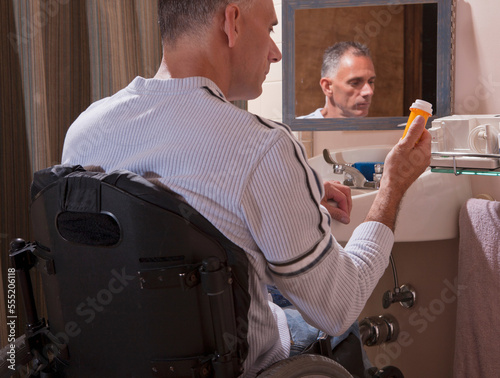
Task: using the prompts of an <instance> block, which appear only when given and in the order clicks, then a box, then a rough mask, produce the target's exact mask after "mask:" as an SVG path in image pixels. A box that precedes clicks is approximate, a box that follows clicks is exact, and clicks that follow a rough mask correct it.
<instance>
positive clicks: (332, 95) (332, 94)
mask: <svg viewBox="0 0 500 378" xmlns="http://www.w3.org/2000/svg"><path fill="white" fill-rule="evenodd" d="M327 52H328V50H327ZM325 55H326V54H325ZM325 74H326V75H325V76H323V72H322V76H323V77H322V78H321V80H320V86H321V89H322V90H323V93H324V94H325V97H326V102H325V107H324V108H323V109H322V111H321V114H322V115H323V117H324V118H348V117H355V118H357V117H366V116H367V115H368V111H369V110H370V105H371V101H372V97H373V93H374V90H375V67H374V66H373V62H372V60H371V58H370V57H369V56H367V55H359V53H356V51H352V50H351V51H347V52H346V53H344V55H342V57H341V58H340V60H339V61H338V64H337V67H336V69H333V70H330V72H329V73H328V72H326V73H325Z"/></svg>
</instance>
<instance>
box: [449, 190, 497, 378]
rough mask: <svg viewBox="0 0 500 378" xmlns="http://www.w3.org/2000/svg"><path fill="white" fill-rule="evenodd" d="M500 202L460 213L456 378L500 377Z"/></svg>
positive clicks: (474, 203)
mask: <svg viewBox="0 0 500 378" xmlns="http://www.w3.org/2000/svg"><path fill="white" fill-rule="evenodd" d="M499 245H500V202H498V201H488V200H484V199H475V198H472V199H469V200H468V201H467V202H466V203H465V204H464V205H463V206H462V209H461V211H460V247H459V253H460V256H459V260H458V285H459V286H458V287H459V288H460V289H461V290H460V292H459V295H458V301H457V328H456V337H455V362H454V377H455V378H476V377H478V378H479V377H481V378H482V377H488V378H489V377H500V248H499Z"/></svg>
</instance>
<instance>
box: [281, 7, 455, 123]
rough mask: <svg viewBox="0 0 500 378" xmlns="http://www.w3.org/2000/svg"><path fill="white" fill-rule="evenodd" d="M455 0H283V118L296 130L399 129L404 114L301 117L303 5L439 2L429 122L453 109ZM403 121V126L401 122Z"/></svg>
mask: <svg viewBox="0 0 500 378" xmlns="http://www.w3.org/2000/svg"><path fill="white" fill-rule="evenodd" d="M454 1H455V0H283V5H282V7H283V18H282V19H283V52H282V53H283V62H282V72H283V86H282V87H283V121H284V122H285V123H286V124H287V125H289V126H290V127H291V128H292V130H294V131H304V130H308V131H332V130H398V129H401V124H406V121H407V119H408V117H407V116H404V117H365V118H327V119H299V118H296V116H295V11H296V10H302V9H320V8H338V7H359V6H368V5H371V6H377V5H380V6H383V5H391V6H394V5H405V4H437V13H438V14H437V62H436V66H437V67H436V70H437V78H436V104H434V109H435V114H434V115H433V117H431V118H430V119H429V121H428V122H427V127H430V124H431V121H432V120H433V119H435V118H439V117H444V116H447V115H450V114H451V113H452V103H453V77H452V72H453V58H454V40H453V38H452V37H453V36H454V33H453V30H454V21H455V20H454V17H452V14H453V2H454ZM398 125H399V126H398Z"/></svg>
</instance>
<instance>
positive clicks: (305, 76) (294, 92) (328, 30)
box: [282, 0, 453, 131]
mask: <svg viewBox="0 0 500 378" xmlns="http://www.w3.org/2000/svg"><path fill="white" fill-rule="evenodd" d="M452 1H453V0H357V1H353V0H323V1H317V0H283V33H284V35H283V64H282V65H283V120H284V122H285V123H287V124H288V125H289V126H290V127H291V128H292V130H316V131H322V130H396V129H398V128H401V127H404V125H405V124H406V121H407V119H408V114H409V106H410V104H411V103H412V102H413V101H414V100H415V99H417V98H421V99H424V100H427V101H429V102H431V103H432V104H433V109H434V115H433V117H432V118H431V120H432V119H434V118H436V117H443V116H446V115H449V114H450V113H451V104H452V93H453V92H452V77H451V72H452V53H453V46H452V43H453V41H452V34H453V33H452V21H453V20H452ZM346 40H353V41H356V42H361V43H363V44H365V45H367V46H368V47H369V49H370V51H371V55H372V60H373V64H374V66H375V71H376V75H377V79H376V86H375V92H374V96H373V99H372V104H371V107H370V112H369V113H368V116H367V117H364V118H329V119H300V118H297V117H299V116H302V115H306V114H309V113H312V112H313V111H315V110H316V109H317V108H322V107H324V105H325V95H324V94H323V92H322V90H321V88H320V86H319V80H320V78H321V74H320V71H321V64H322V57H323V53H324V51H325V49H326V48H327V47H329V46H331V45H333V44H334V43H336V42H340V41H346ZM431 120H430V121H431ZM430 121H428V123H427V125H428V127H429V126H430V124H431V122H430ZM401 125H403V126H401Z"/></svg>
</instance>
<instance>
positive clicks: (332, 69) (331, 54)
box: [321, 41, 371, 77]
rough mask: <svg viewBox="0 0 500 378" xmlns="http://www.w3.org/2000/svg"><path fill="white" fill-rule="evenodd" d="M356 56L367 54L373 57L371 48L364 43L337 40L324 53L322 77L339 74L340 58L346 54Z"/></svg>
mask: <svg viewBox="0 0 500 378" xmlns="http://www.w3.org/2000/svg"><path fill="white" fill-rule="evenodd" d="M346 53H350V54H352V55H354V56H366V57H368V58H371V55H370V49H369V48H368V47H366V46H365V45H363V44H362V43H358V42H352V41H344V42H337V43H336V44H334V45H333V46H330V47H329V48H327V49H326V50H325V53H324V54H323V65H322V67H321V77H333V76H335V75H336V74H337V71H338V69H339V65H340V60H341V59H342V57H343V56H344V55H345V54H346Z"/></svg>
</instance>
